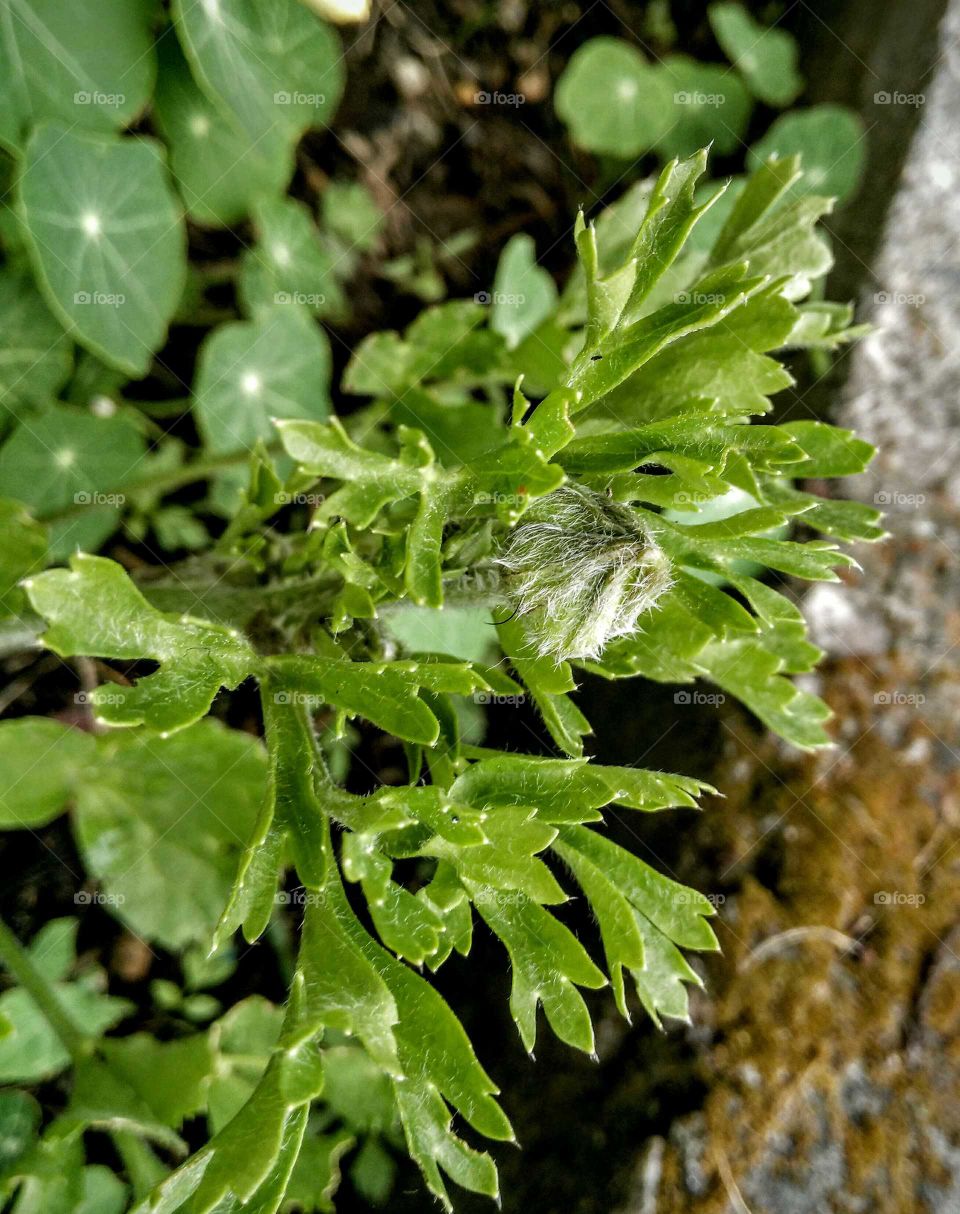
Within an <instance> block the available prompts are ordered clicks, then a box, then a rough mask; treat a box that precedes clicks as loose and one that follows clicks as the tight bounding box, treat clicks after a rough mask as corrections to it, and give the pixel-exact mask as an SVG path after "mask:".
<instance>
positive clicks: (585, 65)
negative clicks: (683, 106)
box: [555, 37, 673, 159]
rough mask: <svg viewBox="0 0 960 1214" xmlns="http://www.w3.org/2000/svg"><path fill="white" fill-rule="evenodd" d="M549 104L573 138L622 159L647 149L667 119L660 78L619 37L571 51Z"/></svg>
mask: <svg viewBox="0 0 960 1214" xmlns="http://www.w3.org/2000/svg"><path fill="white" fill-rule="evenodd" d="M555 103H556V109H557V113H558V114H559V115H560V117H561V119H562V120H563V121H564V122H565V123H566V125H567V126H568V127H569V128H570V136H571V138H572V139H573V141H574V142H575V143H578V144H580V146H581V147H584V148H586V149H587V150H588V151H591V152H600V153H603V154H606V155H609V156H619V157H623V158H624V159H627V158H628V157H631V156H639V155H640V153H641V152H645V151H647V150H648V149H649V148H652V147H653V146H654V144H656V143H658V142H659V141H660V140H661V139H662V138H663V137H664V135H665V134H666V132H667V131H668V129H669V127H670V123H671V121H672V120H673V101H672V92H671V87H670V85H669V83H668V82H667V80H666V78H665V77H664V76H663V74H662V73H661V72H659V71H658V70H657V69H656V68H655V67H653V66H652V65H651V64H649V63H647V61H646V60H645V59H644V57H643V56H642V55H641V54H640V52H639V51H637V50H635V49H634V48H633V47H632V46H630V45H629V44H628V43H626V42H622V41H621V40H620V39H619V38H606V37H601V38H592V39H591V40H590V41H589V42H585V43H584V44H583V46H581V47H579V48H578V50H577V51H575V52H574V54H573V56H572V57H571V59H570V62H569V63H568V64H567V67H566V69H565V70H564V72H563V75H562V76H561V77H560V79H559V80H558V81H557V88H556V102H555Z"/></svg>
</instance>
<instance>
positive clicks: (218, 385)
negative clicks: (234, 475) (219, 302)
mask: <svg viewBox="0 0 960 1214" xmlns="http://www.w3.org/2000/svg"><path fill="white" fill-rule="evenodd" d="M329 383H330V347H329V344H328V342H327V339H326V337H325V336H324V334H323V333H321V331H320V330H319V329H318V328H317V327H316V325H315V324H314V323H313V321H312V320H311V319H310V317H309V316H308V315H307V314H306V312H304V311H303V309H302V308H299V307H295V306H293V305H283V304H275V305H274V306H272V307H270V308H267V309H264V310H263V311H261V312H260V313H259V314H258V315H257V318H256V319H255V320H250V321H238V322H236V323H233V324H225V325H220V326H219V328H217V329H216V330H215V331H214V332H213V333H211V334H210V335H209V336H208V337H207V339H206V340H205V341H204V343H203V346H202V347H201V350H200V357H199V362H198V366H197V378H196V384H195V388H194V392H195V397H196V400H195V409H196V413H197V422H198V425H199V427H200V431H201V433H202V435H203V439H204V442H205V443H206V444H207V446H208V447H209V448H210V450H211V451H216V452H220V453H224V452H232V451H242V450H244V449H247V448H249V449H252V448H253V446H254V444H255V442H256V440H257V439H267V440H269V439H271V438H272V437H273V436H274V429H273V418H290V417H297V418H300V417H303V418H322V417H326V416H327V414H328V413H329V412H330V398H329Z"/></svg>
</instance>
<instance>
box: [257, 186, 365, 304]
mask: <svg viewBox="0 0 960 1214" xmlns="http://www.w3.org/2000/svg"><path fill="white" fill-rule="evenodd" d="M252 219H253V226H254V230H255V231H256V233H257V243H256V244H255V245H254V246H253V247H252V248H250V249H247V251H246V252H245V253H244V255H243V260H242V262H241V269H240V279H239V282H238V290H239V292H240V298H241V300H242V302H243V306H244V308H245V309H246V311H247V312H248V313H250V314H251V315H254V316H255V315H256V314H257V311H258V309H260V308H264V307H266V308H269V307H271V306H272V305H274V304H285V305H288V306H293V307H301V308H307V309H308V311H310V312H312V313H314V315H317V316H325V315H329V314H331V313H336V312H339V311H341V310H342V307H343V302H344V300H343V292H342V290H341V289H340V286H339V284H338V282H337V279H336V277H335V273H334V272H335V270H336V269H337V268H338V262H337V260H336V259H335V258H334V256H333V255H332V253H331V252H330V250H329V249H327V248H325V247H324V245H323V244H322V243H321V240H320V234H319V231H318V229H317V225H316V222H315V220H314V218H313V216H312V215H311V214H310V212H309V210H308V209H307V208H306V206H304V204H303V203H302V202H297V201H296V200H295V199H293V198H265V199H262V200H261V201H259V202H258V203H256V204H255V205H254V207H253V210H252ZM339 268H340V272H341V274H342V273H343V272H344V270H345V269H346V267H345V266H343V265H341V266H340V267H339Z"/></svg>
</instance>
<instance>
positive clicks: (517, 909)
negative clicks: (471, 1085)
mask: <svg viewBox="0 0 960 1214" xmlns="http://www.w3.org/2000/svg"><path fill="white" fill-rule="evenodd" d="M472 892H473V901H474V905H475V906H476V908H477V910H478V911H479V912H480V914H481V915H482V916H483V918H484V919H485V920H486V922H487V924H488V925H489V926H490V928H491V930H492V931H494V932H495V933H496V934H497V935H498V936H499V937H500V939H501V940H502V941H503V943H504V945H505V946H506V949H507V951H508V953H509V954H510V961H511V963H512V966H513V988H512V990H511V994H510V1011H511V1013H512V1014H513V1018H514V1020H515V1021H516V1024H517V1028H518V1029H519V1031H520V1039H521V1041H522V1042H523V1044H524V1048H525V1049H526V1050H527V1051H528V1052H530V1051H532V1050H533V1047H534V1045H535V1044H536V1039H537V1007H538V1005H539V1004H542V1005H543V1010H544V1012H545V1013H546V1016H547V1020H548V1021H549V1023H550V1027H551V1028H552V1029H553V1031H554V1032H555V1033H556V1035H557V1036H558V1037H559V1038H560V1040H561V1041H565V1042H566V1043H567V1044H568V1045H572V1046H573V1047H574V1048H575V1049H578V1050H583V1051H584V1052H585V1053H587V1054H589V1053H592V1052H593V1048H594V1037H593V1025H592V1023H591V1020H590V1013H589V1011H588V1010H587V1005H586V1004H585V1003H584V1001H583V997H582V995H581V994H580V992H579V991H578V990H577V986H585V987H589V988H591V989H594V990H595V989H597V988H599V987H601V986H605V985H606V979H605V978H604V976H603V974H602V973H601V972H600V970H598V969H597V967H596V966H595V965H594V964H593V962H592V961H591V960H590V958H589V956H588V955H587V953H586V951H585V950H584V948H583V945H581V944H580V942H579V941H578V940H577V938H576V936H574V935H573V934H572V933H571V932H570V931H569V930H568V929H567V928H565V927H564V926H563V924H561V923H559V922H558V921H557V920H556V919H555V918H554V917H553V915H551V914H550V912H549V911H547V910H544V908H543V907H542V906H538V905H537V903H535V902H531V901H530V900H529V899H528V898H526V897H525V896H524V895H523V894H522V893H519V892H518V893H514V894H513V895H511V896H507V897H504V896H503V895H498V893H497V892H496V891H494V890H490V889H487V888H484V887H482V886H475V887H473V889H472Z"/></svg>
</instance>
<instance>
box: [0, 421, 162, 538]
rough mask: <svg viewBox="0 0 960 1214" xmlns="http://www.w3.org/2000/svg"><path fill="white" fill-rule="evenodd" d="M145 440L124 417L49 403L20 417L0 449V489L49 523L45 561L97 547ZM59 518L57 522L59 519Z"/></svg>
mask: <svg viewBox="0 0 960 1214" xmlns="http://www.w3.org/2000/svg"><path fill="white" fill-rule="evenodd" d="M145 450H146V442H145V440H144V438H143V435H142V434H141V433H140V431H139V429H138V428H137V427H136V426H135V425H134V423H133V422H132V421H131V420H130V419H129V418H127V417H123V416H119V415H118V416H115V417H96V416H94V415H93V414H92V413H87V412H83V411H81V410H80V409H77V408H73V407H71V406H68V405H59V404H57V405H48V406H47V407H46V408H45V409H44V410H43V411H42V412H41V413H40V414H38V415H37V416H35V417H34V416H31V417H27V418H23V419H22V420H21V421H20V423H19V425H18V426H17V428H16V430H14V432H13V434H11V436H10V437H9V438H8V439H7V441H6V443H4V445H3V447H2V448H0V484H2V485H3V487H4V492H5V493H6V494H8V495H9V496H10V497H15V498H18V499H19V500H20V501H22V502H25V503H26V505H27V506H29V507H30V509H31V511H32V512H33V513H34V514H35V515H37V516H38V517H40V518H44V517H48V516H49V517H50V518H51V523H50V555H51V557H52V558H53V559H61V560H62V559H63V558H64V557H66V556H67V555H68V554H69V553H71V552H72V551H74V550H75V549H77V548H86V547H92V548H96V547H97V546H99V544H100V543H102V542H103V540H104V539H106V537H107V536H108V535H109V534H110V533H111V531H113V530H114V528H115V527H116V525H117V519H118V518H119V513H120V509H121V507H122V506H123V504H124V500H125V499H124V496H123V494H122V493H121V492H119V491H120V489H121V487H122V486H123V485H125V484H126V483H128V482H130V481H132V480H135V479H136V477H137V476H138V474H139V473H140V472H141V471H142V466H143V459H144V453H145ZM58 516H60V517H58Z"/></svg>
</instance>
